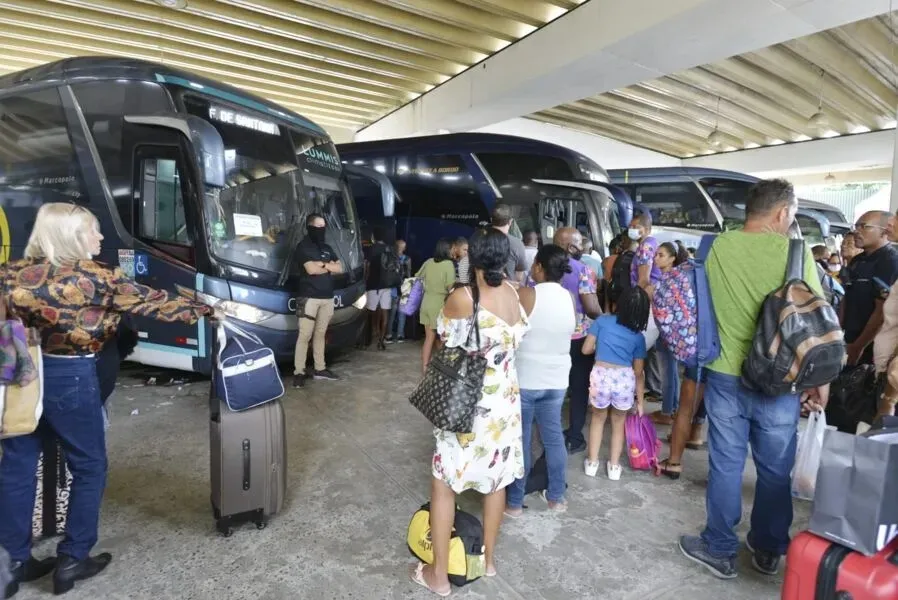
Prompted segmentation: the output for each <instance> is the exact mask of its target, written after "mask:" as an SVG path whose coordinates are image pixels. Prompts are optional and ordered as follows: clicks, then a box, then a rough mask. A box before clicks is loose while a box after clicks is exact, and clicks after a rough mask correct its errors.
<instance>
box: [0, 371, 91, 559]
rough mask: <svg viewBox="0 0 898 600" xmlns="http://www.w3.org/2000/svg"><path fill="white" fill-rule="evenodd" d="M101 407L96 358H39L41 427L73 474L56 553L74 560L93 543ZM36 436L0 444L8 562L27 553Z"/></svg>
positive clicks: (0, 500)
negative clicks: (62, 534) (41, 361)
mask: <svg viewBox="0 0 898 600" xmlns="http://www.w3.org/2000/svg"><path fill="white" fill-rule="evenodd" d="M102 406H103V405H102V402H101V400H100V387H99V383H98V381H97V369H96V359H95V358H54V357H52V356H49V355H45V356H44V413H43V417H42V418H41V427H42V428H47V429H49V431H51V432H52V433H54V434H55V435H56V436H57V437H59V439H60V441H61V442H62V447H63V450H64V455H65V459H66V463H67V465H68V467H69V470H70V471H71V473H72V487H71V490H70V496H69V512H68V519H67V521H66V530H65V537H64V538H63V540H62V541H61V542H60V543H59V546H58V547H57V553H58V554H65V555H67V556H71V557H72V558H74V559H76V560H83V559H85V558H87V556H88V553H89V552H90V550H91V548H93V546H94V545H95V544H96V543H97V530H98V526H99V520H100V503H101V501H102V499H103V491H104V489H105V488H106V464H107V463H106V433H105V431H104V427H103V411H102ZM48 433H49V432H48ZM41 436H42V434H41V433H40V432H35V433H32V434H30V435H24V436H20V437H14V438H10V439H6V440H2V442H0V445H2V448H3V457H2V459H0V515H3V516H2V518H0V546H2V547H3V548H4V549H5V550H6V551H7V552H8V553H9V555H10V557H11V558H12V560H26V559H27V558H28V557H29V555H30V554H31V517H32V513H33V511H34V501H35V486H36V485H37V462H38V456H39V454H40V452H41Z"/></svg>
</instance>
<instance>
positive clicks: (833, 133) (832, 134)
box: [820, 129, 842, 138]
mask: <svg viewBox="0 0 898 600" xmlns="http://www.w3.org/2000/svg"><path fill="white" fill-rule="evenodd" d="M840 135H842V134H841V133H839V132H838V131H833V130H832V129H828V130H826V131H824V132H823V133H822V134H820V137H822V138H834V137H839V136H840Z"/></svg>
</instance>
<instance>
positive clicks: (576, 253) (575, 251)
mask: <svg viewBox="0 0 898 600" xmlns="http://www.w3.org/2000/svg"><path fill="white" fill-rule="evenodd" d="M568 254H570V255H571V258H573V259H574V260H580V258H581V257H582V256H583V250H581V249H580V248H574V247H573V246H571V247H570V248H568Z"/></svg>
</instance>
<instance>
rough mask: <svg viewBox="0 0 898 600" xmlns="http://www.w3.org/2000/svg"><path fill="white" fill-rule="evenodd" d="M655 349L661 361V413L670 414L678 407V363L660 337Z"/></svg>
mask: <svg viewBox="0 0 898 600" xmlns="http://www.w3.org/2000/svg"><path fill="white" fill-rule="evenodd" d="M655 351H656V352H657V353H658V360H660V361H661V372H662V374H663V378H664V387H663V389H662V390H661V413H662V414H665V415H672V414H674V413H675V412H677V409H678V408H680V363H679V362H677V359H676V357H675V356H674V354H673V352H671V351H670V350H668V348H667V346H666V345H665V344H664V342H663V341H662V340H661V339H659V340H658V343H657V344H655Z"/></svg>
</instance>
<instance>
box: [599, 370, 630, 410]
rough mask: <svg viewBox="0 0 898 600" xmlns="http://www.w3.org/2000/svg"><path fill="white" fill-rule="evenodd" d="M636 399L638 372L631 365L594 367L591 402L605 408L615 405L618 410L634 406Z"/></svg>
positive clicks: (601, 408) (602, 408)
mask: <svg viewBox="0 0 898 600" xmlns="http://www.w3.org/2000/svg"><path fill="white" fill-rule="evenodd" d="M635 399H636V373H634V372H633V369H631V368H629V367H624V368H618V369H615V368H612V367H600V366H598V365H596V366H594V367H593V368H592V373H590V374H589V403H590V404H592V405H593V406H594V407H596V408H598V409H600V410H604V409H606V408H608V407H609V406H613V407H614V408H616V409H617V410H622V411H627V410H630V409H631V408H633V403H634V401H635Z"/></svg>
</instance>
